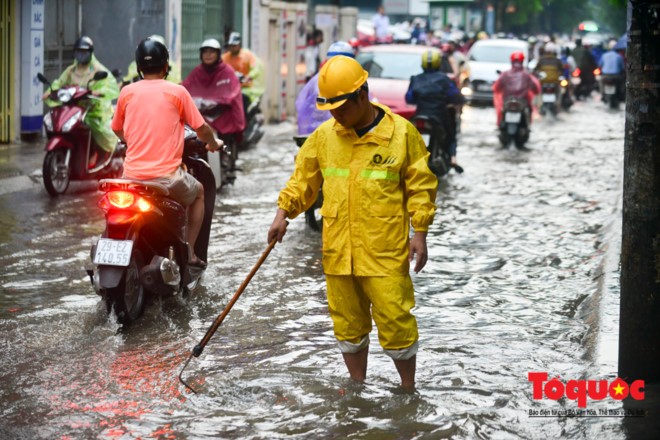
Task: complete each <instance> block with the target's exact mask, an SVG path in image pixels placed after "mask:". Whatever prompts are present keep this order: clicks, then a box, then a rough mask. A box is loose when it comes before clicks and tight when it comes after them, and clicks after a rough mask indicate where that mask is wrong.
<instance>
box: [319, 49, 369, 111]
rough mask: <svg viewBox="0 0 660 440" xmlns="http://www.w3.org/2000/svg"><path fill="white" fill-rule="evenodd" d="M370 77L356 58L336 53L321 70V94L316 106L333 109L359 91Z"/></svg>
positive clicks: (322, 108) (320, 108)
mask: <svg viewBox="0 0 660 440" xmlns="http://www.w3.org/2000/svg"><path fill="white" fill-rule="evenodd" d="M368 77H369V74H368V73H367V71H366V70H364V69H363V68H362V66H361V65H360V63H358V62H357V61H355V59H353V58H350V57H347V56H344V55H336V56H334V57H332V58H330V59H328V61H326V62H325V64H324V65H323V67H321V71H320V72H319V95H318V96H317V98H316V108H318V109H319V110H332V109H335V108H337V107H339V106H340V105H342V104H343V103H344V102H346V100H347V99H348V98H350V97H352V96H354V95H356V94H357V93H359V90H360V86H362V84H364V82H365V81H366V80H367V78H368Z"/></svg>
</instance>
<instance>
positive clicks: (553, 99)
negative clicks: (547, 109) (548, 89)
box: [543, 93, 557, 102]
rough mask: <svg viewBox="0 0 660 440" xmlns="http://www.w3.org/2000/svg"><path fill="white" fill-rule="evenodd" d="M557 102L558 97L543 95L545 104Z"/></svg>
mask: <svg viewBox="0 0 660 440" xmlns="http://www.w3.org/2000/svg"><path fill="white" fill-rule="evenodd" d="M556 100H557V97H556V96H555V95H551V94H550V93H544V94H543V102H555V101H556Z"/></svg>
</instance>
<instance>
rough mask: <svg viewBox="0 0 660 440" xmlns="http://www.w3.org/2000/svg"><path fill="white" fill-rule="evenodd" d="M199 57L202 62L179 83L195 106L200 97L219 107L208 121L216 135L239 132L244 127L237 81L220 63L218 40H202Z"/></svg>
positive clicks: (221, 135)
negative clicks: (213, 117) (213, 116)
mask: <svg viewBox="0 0 660 440" xmlns="http://www.w3.org/2000/svg"><path fill="white" fill-rule="evenodd" d="M199 57H200V59H201V61H202V63H201V64H200V65H199V66H197V67H195V68H194V69H193V70H192V71H191V72H190V74H189V75H188V76H187V77H186V79H184V80H183V83H182V85H183V86H184V87H185V88H186V89H187V90H188V92H190V95H191V96H192V97H193V100H195V102H196V103H197V104H198V107H199V101H200V100H204V101H209V102H213V103H215V104H219V105H220V106H221V112H220V114H219V116H217V117H215V119H213V120H212V121H208V122H209V124H211V126H212V127H213V128H214V129H215V130H216V131H217V132H218V136H220V137H221V138H222V137H223V136H225V135H229V134H240V133H242V132H243V130H245V113H244V112H243V95H242V94H241V84H240V82H239V81H238V78H237V76H236V72H235V71H234V69H233V68H232V67H231V66H230V65H229V64H226V63H223V62H222V58H221V57H220V43H219V42H218V40H215V39H213V38H211V39H208V40H205V41H204V42H203V43H202V45H201V47H200V48H199ZM201 110H202V114H204V111H203V109H201Z"/></svg>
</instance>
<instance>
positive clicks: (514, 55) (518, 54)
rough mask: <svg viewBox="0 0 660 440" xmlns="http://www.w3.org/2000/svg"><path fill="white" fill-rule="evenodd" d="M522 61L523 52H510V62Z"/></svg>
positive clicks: (523, 59)
mask: <svg viewBox="0 0 660 440" xmlns="http://www.w3.org/2000/svg"><path fill="white" fill-rule="evenodd" d="M523 61H525V54H524V53H522V52H520V51H516V52H514V53H512V54H511V62H512V63H514V62H519V63H522V62H523Z"/></svg>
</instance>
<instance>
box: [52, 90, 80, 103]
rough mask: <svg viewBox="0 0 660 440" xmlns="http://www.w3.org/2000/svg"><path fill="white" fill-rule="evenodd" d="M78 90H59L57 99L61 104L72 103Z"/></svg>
mask: <svg viewBox="0 0 660 440" xmlns="http://www.w3.org/2000/svg"><path fill="white" fill-rule="evenodd" d="M75 91H76V89H75V88H73V87H69V88H66V89H59V90H58V91H57V99H58V100H59V101H60V102H69V101H71V98H73V94H74V93H75Z"/></svg>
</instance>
